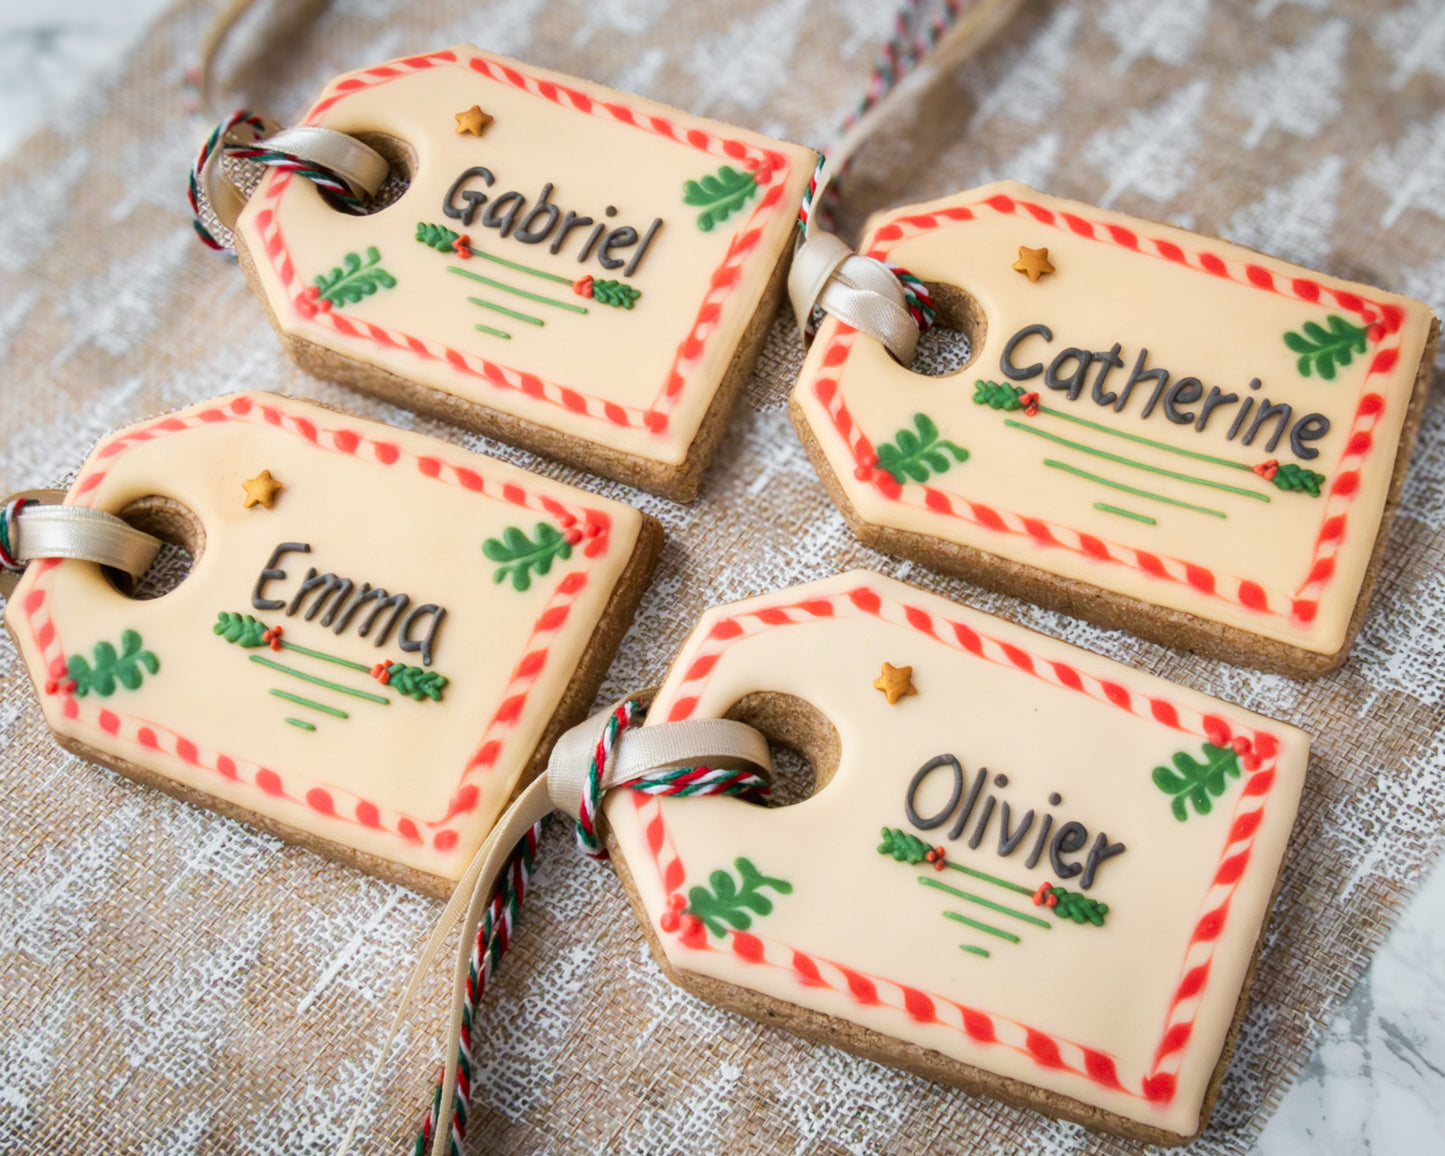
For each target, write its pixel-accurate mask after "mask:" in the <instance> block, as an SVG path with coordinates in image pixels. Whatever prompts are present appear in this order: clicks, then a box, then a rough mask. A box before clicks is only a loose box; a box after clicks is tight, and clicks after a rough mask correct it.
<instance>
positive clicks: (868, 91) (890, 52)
mask: <svg viewBox="0 0 1445 1156" xmlns="http://www.w3.org/2000/svg"><path fill="white" fill-rule="evenodd" d="M934 2H935V0H903V3H902V4H901V5H900V6H899V8H898V11H897V12H895V13H894V14H893V35H892V36H890V37H889V39H888V40H887V41H886V42H885V43H884V45H883V47H882V48H881V49H880V50H879V53H878V59H877V61H875V63H874V65H873V70H872V71H871V72H870V73H869V74H868V83H867V85H866V86H865V88H864V90H863V95H862V97H860V98H859V100H858V103H857V105H856V106H855V107H854V108H853V109H852V111H850V112H849V113H848V114H847V115H846V116H845V117H844V118H843V123H842V125H841V127H840V128H839V136H840V137H841V136H842V135H843V134H845V133H846V132H847V131H848V130H849V129H850V128H852V127H853V126H854V125H855V124H857V123H858V121H859V120H861V119H862V118H863V117H864V116H866V115H867V114H868V113H869V112H871V111H872V110H873V109H874V108H875V107H877V106H878V105H879V104H880V103H882V101H883V99H884V98H885V97H887V95H888V94H889V93H890V92H892V91H893V90H894V89H895V88H897V87H898V85H899V83H900V82H901V81H902V80H903V78H904V77H905V76H907V75H908V74H909V73H911V72H912V71H913V70H914V69H915V68H917V67H918V65H919V64H920V63H922V62H923V60H924V59H926V58H927V57H928V55H929V54H930V53H931V52H932V51H933V50H934V49H935V48H937V47H938V45H939V42H940V41H941V40H942V39H943V38H944V37H945V36H946V35H947V34H948V32H949V31H950V30H951V29H952V28H953V26H954V25H955V24H957V23H958V18H959V16H960V15H962V12H963V8H964V4H965V0H942V10H941V11H940V12H939V13H938V14H937V15H936V16H934V17H933V18H932V19H929V20H925V19H923V10H924V9H925V8H927V7H929V6H931V5H932V4H933V3H934ZM824 163H825V161H824V159H823V158H819V161H818V171H815V172H814V174H813V180H812V183H810V184H809V186H808V191H807V193H806V194H805V195H804V197H803V206H802V209H801V210H800V212H799V221H800V223H801V224H803V225H806V224H807V221H808V217H809V216H810V215H811V213H812V212H813V198H814V196H815V194H816V192H817V185H818V176H819V173H820V172H821V170H822V167H823V164H824ZM851 163H852V160H851V158H850V157H846V156H845V157H843V158H842V159H841V160H840V161H839V163H838V165H837V168H836V171H835V172H834V174H833V177H832V180H831V182H830V183H829V185H828V187H827V188H826V189H825V190H824V193H823V200H822V202H821V203H820V204H819V205H818V207H817V211H818V213H819V214H820V215H819V218H818V219H819V222H820V223H821V224H822V225H823V226H824V227H825V228H831V226H832V224H833V216H834V213H835V211H836V209H837V207H838V199H839V196H840V192H839V182H840V181H841V180H842V178H843V177H844V175H846V173H847V172H848V169H849V166H850V164H851Z"/></svg>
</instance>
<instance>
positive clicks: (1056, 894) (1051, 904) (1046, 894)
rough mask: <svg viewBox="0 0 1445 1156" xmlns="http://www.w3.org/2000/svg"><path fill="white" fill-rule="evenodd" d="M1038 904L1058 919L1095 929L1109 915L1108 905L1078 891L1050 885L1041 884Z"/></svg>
mask: <svg viewBox="0 0 1445 1156" xmlns="http://www.w3.org/2000/svg"><path fill="white" fill-rule="evenodd" d="M1038 894H1039V903H1040V905H1041V906H1044V907H1047V908H1049V910H1051V911H1052V912H1053V913H1054V914H1055V915H1057V916H1058V917H1059V918H1060V919H1070V920H1073V922H1075V923H1092V924H1093V925H1094V926H1095V927H1103V926H1104V917H1105V916H1106V915H1108V914H1109V905H1108V904H1107V903H1101V902H1100V901H1099V900H1097V899H1092V898H1090V897H1089V896H1087V895H1084V894H1082V893H1080V892H1078V891H1068V890H1066V889H1065V888H1063V887H1056V886H1054V884H1052V883H1045V884H1043V885H1042V886H1041V887H1040V888H1039V891H1038Z"/></svg>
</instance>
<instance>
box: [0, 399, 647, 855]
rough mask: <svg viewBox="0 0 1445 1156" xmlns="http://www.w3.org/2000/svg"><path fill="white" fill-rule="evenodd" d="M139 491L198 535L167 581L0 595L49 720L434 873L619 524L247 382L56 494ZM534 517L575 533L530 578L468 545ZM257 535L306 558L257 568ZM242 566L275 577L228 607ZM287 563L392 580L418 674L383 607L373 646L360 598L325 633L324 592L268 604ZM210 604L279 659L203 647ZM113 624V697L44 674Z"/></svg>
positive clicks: (510, 751)
mask: <svg viewBox="0 0 1445 1156" xmlns="http://www.w3.org/2000/svg"><path fill="white" fill-rule="evenodd" d="M262 470H269V471H270V472H271V475H272V476H273V477H274V478H275V480H276V481H278V482H280V483H281V484H282V485H283V486H284V488H283V489H281V490H280V491H279V492H278V493H277V494H276V495H275V498H274V504H273V505H272V507H271V508H269V509H267V508H266V507H265V506H263V505H254V506H252V507H251V508H249V509H248V508H245V507H244V506H243V500H244V498H245V496H246V494H245V491H244V490H243V486H242V483H243V482H244V481H246V480H247V479H251V478H254V477H256V476H257V475H258V474H260V472H261V471H262ZM156 494H158V495H162V496H164V497H167V498H171V499H173V500H175V501H177V502H180V503H182V504H183V505H184V506H185V507H187V508H188V509H189V510H190V511H191V512H192V513H193V514H194V516H195V518H196V519H197V520H198V521H199V523H200V525H201V527H202V529H203V530H204V533H205V548H204V551H203V552H202V553H201V556H200V557H199V559H198V560H197V561H196V562H195V564H194V566H193V568H192V570H191V573H190V574H189V576H188V577H186V579H185V580H184V581H183V582H181V584H180V585H179V586H177V587H176V588H175V589H174V590H172V591H170V592H169V593H167V594H164V595H163V596H161V597H159V598H156V599H154V600H150V601H136V600H133V599H131V598H128V597H126V596H124V595H122V594H120V593H119V592H117V591H116V590H115V589H114V588H113V587H112V586H111V584H110V583H109V582H108V581H107V579H106V578H105V577H104V576H103V575H102V573H101V572H100V570H99V568H98V567H96V566H94V565H92V564H90V563H87V562H75V561H70V562H61V563H58V564H53V565H49V566H47V565H45V564H43V563H40V564H33V565H32V566H31V567H30V568H29V569H28V570H27V572H26V574H25V576H24V578H23V579H22V581H21V583H20V586H19V588H18V589H17V591H16V594H15V597H13V598H12V599H11V600H10V602H9V603H8V605H7V607H6V615H7V620H8V623H9V625H10V627H11V628H12V633H13V634H14V635H15V637H16V638H17V640H18V641H19V644H20V650H21V654H22V655H23V656H24V659H25V662H26V664H27V666H28V667H29V669H30V671H31V673H32V676H33V677H34V678H35V681H36V683H37V685H38V686H40V687H41V689H42V694H41V702H42V704H43V707H44V710H45V715H46V719H47V721H48V722H49V723H50V725H51V726H52V727H53V728H54V729H55V730H56V731H57V732H58V733H60V734H62V735H66V736H68V737H70V738H74V739H78V740H80V741H81V742H84V743H86V744H88V745H90V746H92V747H95V748H97V749H99V750H101V751H103V752H105V753H106V754H109V755H114V756H116V757H119V758H122V759H125V760H128V761H129V762H132V763H136V764H139V765H141V766H144V767H146V768H148V769H150V770H153V771H156V772H158V773H160V774H162V775H165V776H166V777H168V778H170V779H173V780H175V781H176V782H179V783H182V784H184V785H186V786H188V787H193V788H196V789H198V790H201V791H204V792H206V793H207V794H210V795H213V796H215V797H217V798H219V799H224V800H226V801H227V802H229V803H234V804H237V805H239V806H242V807H245V808H247V809H248V810H250V811H253V812H255V813H257V814H260V815H264V816H267V817H269V818H271V819H274V820H277V821H280V822H282V823H285V824H287V825H288V826H291V827H294V828H299V829H301V830H303V831H307V832H312V833H314V834H316V835H319V836H323V837H325V838H327V839H331V840H335V841H337V842H340V843H343V844H345V845H347V846H350V847H354V848H356V849H357V850H360V851H364V852H368V853H370V854H373V855H379V856H382V857H384V858H386V859H389V860H392V861H394V862H396V863H399V864H403V865H405V866H407V867H412V868H416V869H418V870H420V871H425V872H429V873H433V874H436V875H440V876H443V877H446V878H452V879H455V878H457V877H459V876H460V874H461V872H462V870H463V869H464V867H465V865H466V863H467V861H468V860H469V859H470V857H471V855H472V854H473V852H474V851H475V850H476V848H477V847H478V846H480V844H481V841H482V839H483V838H484V836H485V835H486V832H487V831H488V830H489V829H490V828H491V825H492V823H493V821H494V820H495V818H496V816H497V814H498V813H499V812H500V809H501V807H502V806H503V804H504V803H505V802H506V800H507V797H508V795H509V794H510V793H511V791H512V788H513V786H514V785H515V783H516V780H517V777H518V775H519V773H520V772H521V770H522V768H523V766H524V765H525V764H526V763H527V761H528V760H529V759H530V757H531V756H532V753H533V750H534V748H535V747H536V744H537V742H538V740H539V738H540V736H541V733H542V730H543V728H544V727H545V725H546V724H547V722H548V720H549V718H550V717H551V716H552V714H553V712H554V711H555V709H556V706H557V703H558V701H559V699H560V697H561V695H562V693H563V691H564V689H565V688H566V686H567V684H568V682H569V680H570V679H571V677H572V675H573V673H574V671H575V668H576V664H577V662H578V659H579V657H580V656H581V654H582V652H583V650H584V648H585V647H586V645H587V643H588V641H589V639H590V638H591V635H592V632H593V630H594V628H595V627H596V626H597V624H598V622H599V620H600V619H601V618H602V616H603V614H604V612H605V609H606V607H607V604H608V601H609V600H610V598H611V596H612V594H613V592H614V589H615V587H616V584H617V582H618V579H619V577H620V575H621V573H622V571H623V568H624V567H625V566H626V564H627V562H628V559H629V556H630V554H631V552H632V550H633V547H634V544H635V542H636V540H637V535H638V531H639V527H640V521H641V518H640V515H639V514H638V513H637V512H636V511H635V510H633V509H631V508H629V507H627V506H624V505H622V504H620V503H618V502H613V501H608V500H605V499H602V498H598V497H595V496H593V495H591V494H585V493H583V492H582V491H580V490H577V489H574V488H572V487H570V486H566V485H563V484H561V483H559V482H555V481H550V480H547V479H544V478H540V477H535V476H533V475H531V474H528V473H526V472H524V471H522V470H518V469H516V468H514V467H512V466H508V465H505V464H503V463H501V462H496V461H493V460H491V459H488V458H484V457H481V456H479V455H475V454H469V453H467V452H465V451H463V450H459V449H456V448H455V447H452V446H446V445H442V444H441V443H438V442H435V441H432V440H431V439H428V438H425V437H422V436H420V435H417V434H412V433H405V432H402V431H399V430H395V429H392V428H390V427H387V426H383V425H381V424H379V423H375V422H368V421H362V420H360V419H357V418H353V417H350V416H349V415H345V414H338V413H336V412H333V411H330V410H325V409H322V408H319V407H317V406H312V405H308V404H305V403H303V402H299V401H294V400H290V399H283V398H279V397H276V396H274V395H270V394H259V393H246V394H238V395H235V396H233V397H228V398H221V399H218V400H216V401H214V402H208V403H205V404H203V405H200V406H196V407H193V408H191V409H188V410H183V411H181V412H179V413H177V414H174V415H172V416H171V417H168V418H165V419H162V420H160V421H153V422H147V423H144V424H143V425H141V426H134V427H131V428H130V429H128V430H122V431H120V432H118V433H116V434H113V435H111V436H110V437H108V438H107V439H105V440H104V441H102V442H101V443H100V444H99V446H97V448H96V450H95V451H94V452H93V453H92V455H91V457H90V459H89V460H88V461H87V462H86V464H85V467H84V468H83V469H82V471H81V473H80V476H79V478H78V479H77V481H76V484H75V485H74V486H73V487H72V489H71V492H70V495H69V498H68V499H67V500H68V502H70V503H72V504H80V505H86V506H93V507H95V508H98V509H103V510H109V511H111V512H117V511H119V510H121V509H123V508H124V507H125V506H126V505H127V504H128V503H130V502H132V501H134V500H136V499H138V498H142V497H145V496H148V495H156ZM569 521H570V524H569ZM539 524H544V525H546V526H549V527H553V528H555V529H556V530H557V531H558V533H559V534H563V535H565V534H566V533H568V532H572V533H574V535H576V536H578V540H577V542H576V543H575V545H566V547H565V550H564V549H561V548H554V549H553V550H551V551H550V552H551V554H552V557H551V561H550V563H549V565H548V566H547V569H546V572H545V573H542V572H540V571H541V567H540V566H534V567H532V568H530V569H529V570H528V574H527V582H526V583H525V584H526V586H527V588H526V589H525V590H519V589H517V586H516V583H515V582H514V581H513V580H512V577H511V572H508V573H507V574H499V573H498V571H499V569H500V568H501V567H500V565H499V563H498V562H496V561H493V560H492V559H489V558H488V557H487V556H486V555H485V554H484V552H483V543H484V542H485V541H487V540H488V539H495V540H498V541H499V542H501V543H503V544H506V542H507V535H508V530H509V529H510V528H514V527H515V528H516V529H517V530H520V531H521V532H522V533H524V534H526V535H527V536H528V538H529V539H530V541H531V543H532V544H533V545H535V544H536V543H537V541H538V537H539V535H538V526H539ZM563 541H564V543H565V537H564V538H563ZM282 543H305V544H307V545H309V546H310V547H311V550H310V552H309V553H303V552H299V551H292V552H289V553H286V554H284V556H282V557H280V558H278V559H276V560H275V561H274V562H273V561H272V555H273V552H274V551H275V550H276V548H277V546H278V545H280V544H282ZM513 552H514V553H515V552H516V551H513ZM564 553H565V555H566V556H565V557H564V556H562V555H563V554H564ZM268 564H270V566H271V568H274V569H278V570H282V571H284V573H285V576H284V577H281V576H274V577H272V578H271V579H269V580H268V581H266V582H265V583H264V585H263V588H262V590H261V592H260V593H261V596H262V597H263V598H265V599H271V600H281V601H284V602H285V603H286V607H284V608H282V609H267V610H262V609H258V608H256V607H255V606H254V605H253V601H252V599H253V595H254V594H255V593H256V589H255V588H256V586H257V581H258V578H259V577H260V575H261V572H262V571H263V570H264V569H267V568H268ZM309 567H315V568H316V570H317V571H319V572H320V573H331V574H334V575H336V576H337V577H339V578H347V579H351V580H352V582H353V583H354V584H355V587H356V588H357V589H358V590H359V589H360V588H361V586H362V584H363V583H367V584H369V585H370V586H372V587H377V586H379V587H383V588H385V590H387V591H389V592H391V593H393V594H395V593H401V592H405V594H406V595H407V596H408V598H409V603H408V606H407V609H406V611H405V612H404V614H409V613H412V612H416V617H415V618H414V619H413V620H412V622H411V627H410V630H409V637H410V638H411V640H412V641H415V642H418V643H420V642H424V641H425V640H426V639H427V637H428V635H429V634H430V633H431V627H432V625H433V623H436V622H437V621H438V618H439V616H438V615H437V614H436V613H434V612H426V611H422V610H419V609H418V608H419V607H424V606H427V605H431V606H435V607H438V608H441V609H444V610H445V611H446V613H445V616H444V617H440V620H439V625H437V628H436V630H435V632H434V637H433V638H432V644H433V645H432V651H431V655H430V659H431V661H430V664H427V662H426V655H425V653H424V651H422V650H415V651H407V650H405V649H403V648H402V646H401V645H400V643H401V639H402V636H403V626H404V624H405V619H404V616H403V618H401V619H398V620H397V621H396V622H395V625H394V626H393V627H392V628H391V629H390V630H389V632H388V636H387V638H386V640H385V642H384V644H382V645H380V646H378V645H377V644H376V643H377V641H378V638H379V636H380V635H381V634H382V632H383V628H384V627H385V626H386V625H387V624H388V622H389V621H390V620H391V619H392V618H393V614H392V612H391V611H389V610H387V611H383V612H381V614H380V616H379V617H378V618H377V620H376V621H375V622H374V623H373V625H372V627H371V629H370V631H369V633H368V635H367V636H366V637H363V636H362V635H361V633H360V631H361V627H362V626H363V625H364V623H365V621H366V619H367V618H368V617H369V616H370V614H371V610H372V608H373V607H374V602H368V603H367V604H365V605H364V606H362V607H360V608H359V609H358V611H357V612H356V613H355V614H354V615H353V616H352V617H351V618H350V621H349V622H347V621H346V620H345V616H344V611H343V612H342V614H340V615H338V617H337V619H336V620H335V621H334V622H333V623H332V624H331V625H330V626H328V625H326V624H325V620H326V618H327V616H328V614H329V613H330V611H331V610H332V609H334V608H335V607H336V606H337V605H338V604H339V602H340V599H341V598H342V597H344V593H342V594H333V595H331V596H330V597H329V598H328V599H327V601H326V602H325V604H324V605H322V606H321V608H320V609H319V610H318V612H317V615H316V617H315V618H313V619H311V620H308V618H307V615H308V613H309V611H310V610H311V609H312V607H313V606H315V605H316V604H317V602H318V600H319V599H321V598H327V595H326V594H325V593H324V591H322V590H321V589H319V588H318V589H314V590H313V591H312V592H311V593H310V594H308V595H307V596H306V597H305V599H304V601H303V602H302V603H301V605H300V606H298V607H297V610H296V612H295V613H289V612H288V611H289V609H290V607H291V606H292V605H293V604H294V602H293V600H294V599H295V598H296V596H297V595H298V592H299V591H300V587H301V583H302V582H303V580H304V579H305V578H306V576H307V572H308V568H309ZM498 578H501V579H502V580H501V581H498V580H497V579H498ZM223 611H226V612H235V613H239V614H242V615H251V616H253V617H254V618H256V619H257V620H259V621H260V622H262V623H264V624H265V626H267V627H273V626H280V627H281V628H282V631H283V633H282V635H281V642H282V644H283V645H282V647H281V649H279V650H277V649H273V648H272V647H270V646H269V645H252V646H246V645H244V644H243V643H242V642H240V641H237V642H228V641H227V640H226V638H225V637H222V636H219V635H217V634H216V633H215V632H214V631H213V627H214V625H215V624H216V623H217V621H218V615H219V614H220V612H223ZM338 627H341V629H338ZM127 630H129V631H134V632H136V634H138V635H139V640H140V644H141V646H142V647H143V649H144V650H145V651H147V652H149V653H150V654H152V655H154V657H155V660H156V670H155V672H154V673H149V672H147V671H145V670H144V669H143V668H140V670H139V673H140V675H141V681H140V684H139V685H138V686H137V687H135V688H130V687H128V686H125V685H120V684H115V685H113V687H112V693H110V694H103V693H101V690H100V689H98V688H96V687H87V686H85V685H80V684H77V685H76V686H75V687H74V688H68V687H67V686H66V685H64V680H65V677H66V671H65V669H64V666H65V663H66V662H67V661H72V662H73V660H74V658H75V656H79V657H80V658H81V659H84V660H85V661H86V662H87V663H88V664H90V665H92V666H94V665H95V664H96V663H97V659H98V657H99V656H97V655H96V654H95V649H94V648H95V647H96V646H97V645H99V644H110V645H111V646H113V647H116V648H117V649H118V650H121V651H123V650H124V647H123V645H122V635H123V633H124V632H125V631H127ZM253 641H254V640H253ZM380 660H389V662H391V663H401V664H405V665H408V666H414V667H420V668H422V669H423V670H425V671H436V672H439V673H440V674H441V675H443V676H444V677H445V678H446V679H447V680H448V681H447V683H446V684H445V686H444V687H443V688H442V690H441V697H440V699H439V700H435V701H434V700H433V699H431V698H429V697H423V698H421V699H420V700H415V699H413V698H412V697H409V696H407V695H406V694H404V693H402V692H401V691H400V690H399V689H398V686H397V685H396V684H395V682H394V681H393V682H391V683H388V684H387V685H382V684H381V683H380V682H379V681H377V680H376V679H375V678H373V677H372V675H371V673H370V668H371V667H372V666H373V665H374V664H376V663H377V662H378V661H380ZM273 663H274V664H277V665H270V664H273ZM57 664H59V669H57ZM347 664H352V665H347ZM277 666H280V667H285V668H287V669H286V670H281V669H278V668H277ZM358 666H359V667H360V668H362V669H357V667H358ZM303 676H305V677H303ZM311 679H321V680H324V682H325V683H329V684H332V685H329V686H328V685H322V684H320V683H317V682H315V681H310V680H311ZM57 682H59V683H60V684H61V685H59V686H57V685H56V683H57ZM82 690H84V691H85V692H86V693H84V694H82V693H81V691H82ZM274 691H283V692H285V693H287V694H292V695H296V696H298V697H299V698H301V699H305V700H308V702H309V704H315V705H308V704H306V703H297V702H295V701H294V700H290V699H284V698H281V697H278V696H277V695H276V694H274V693H273V692H274ZM348 691H350V692H354V693H348ZM359 695H367V696H373V697H359ZM338 711H339V712H343V713H344V714H345V715H346V716H347V717H344V718H343V717H339V716H338V715H337V714H335V713H333V712H338ZM288 718H295V719H297V720H299V721H301V722H302V723H305V724H308V725H309V726H312V727H314V728H315V729H314V730H309V729H303V728H302V727H298V726H296V725H293V724H290V723H288V722H287V721H286V720H287V719H288Z"/></svg>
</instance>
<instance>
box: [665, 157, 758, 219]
mask: <svg viewBox="0 0 1445 1156" xmlns="http://www.w3.org/2000/svg"><path fill="white" fill-rule="evenodd" d="M757 193H758V182H757V178H755V177H754V176H753V174H752V173H750V172H745V171H744V172H739V171H738V170H737V169H735V168H733V167H732V166H731V165H723V166H722V168H720V169H718V171H717V173H716V174H715V175H713V176H706V177H702V178H701V179H699V180H696V181H683V183H682V200H683V203H684V204H687V205H693V206H696V207H699V208H701V209H702V212H701V213H699V214H698V217H697V227H698V228H699V229H701V230H702V231H703V232H704V233H707V232H710V231H711V230H712V227H713V226H714V225H716V224H718V223H719V222H720V221H725V220H727V218H728V217H730V216H732V214H733V213H734V212H736V211H737V210H738V209H740V208H742V207H743V206H744V205H745V204H747V203H748V201H750V200H751V199H752V198H753V197H755V196H757Z"/></svg>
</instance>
